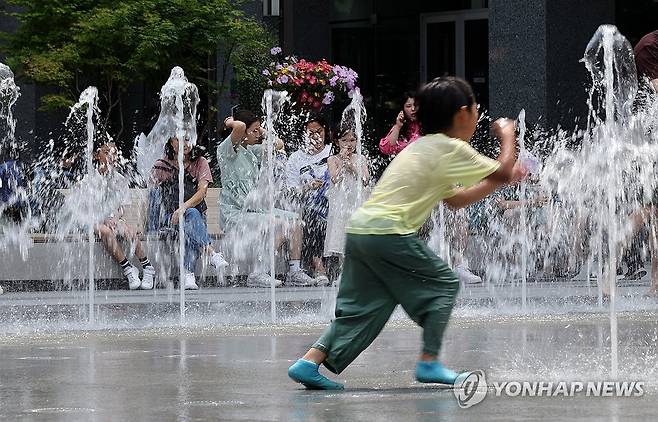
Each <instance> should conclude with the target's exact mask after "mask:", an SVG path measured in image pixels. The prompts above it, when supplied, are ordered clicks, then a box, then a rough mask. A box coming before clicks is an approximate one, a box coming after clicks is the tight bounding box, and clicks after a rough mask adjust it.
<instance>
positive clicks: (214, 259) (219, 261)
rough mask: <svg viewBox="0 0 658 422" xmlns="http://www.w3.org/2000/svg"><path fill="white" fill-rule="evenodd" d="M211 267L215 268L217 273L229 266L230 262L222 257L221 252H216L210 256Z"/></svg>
mask: <svg viewBox="0 0 658 422" xmlns="http://www.w3.org/2000/svg"><path fill="white" fill-rule="evenodd" d="M210 265H212V266H213V268H215V271H219V270H220V269H222V268H224V267H226V266H228V261H226V259H224V255H222V253H221V252H214V253H213V254H212V255H210Z"/></svg>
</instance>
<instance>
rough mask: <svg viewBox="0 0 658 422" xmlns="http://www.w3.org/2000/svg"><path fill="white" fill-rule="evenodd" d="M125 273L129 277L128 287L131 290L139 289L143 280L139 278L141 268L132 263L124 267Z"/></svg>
mask: <svg viewBox="0 0 658 422" xmlns="http://www.w3.org/2000/svg"><path fill="white" fill-rule="evenodd" d="M123 275H125V276H126V278H127V279H128V288H130V290H135V289H139V286H140V285H141V284H142V282H141V281H140V280H139V270H138V269H137V268H135V267H133V266H132V265H131V266H129V267H128V268H124V269H123Z"/></svg>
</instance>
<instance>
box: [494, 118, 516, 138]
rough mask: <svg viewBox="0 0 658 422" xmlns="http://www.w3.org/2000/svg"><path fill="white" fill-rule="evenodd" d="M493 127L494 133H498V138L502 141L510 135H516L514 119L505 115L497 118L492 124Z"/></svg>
mask: <svg viewBox="0 0 658 422" xmlns="http://www.w3.org/2000/svg"><path fill="white" fill-rule="evenodd" d="M491 129H492V130H493V133H494V135H496V138H498V139H500V140H501V141H502V140H503V139H504V138H506V137H508V136H516V124H515V122H514V120H511V119H508V118H505V117H503V118H501V119H498V120H496V121H495V122H494V123H493V124H492V125H491Z"/></svg>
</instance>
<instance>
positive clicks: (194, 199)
mask: <svg viewBox="0 0 658 422" xmlns="http://www.w3.org/2000/svg"><path fill="white" fill-rule="evenodd" d="M180 147H181V145H180V142H179V140H178V138H176V137H171V138H169V140H168V141H167V143H166V144H165V157H164V158H162V159H159V160H157V161H156V162H155V165H154V166H153V169H152V171H151V181H152V183H154V184H155V185H157V186H159V187H160V199H161V203H160V212H159V213H158V214H159V221H158V223H159V226H160V227H169V228H173V227H176V226H177V225H178V224H179V221H180V216H181V215H182V216H183V221H184V224H185V227H184V229H185V257H184V258H183V261H184V266H185V270H186V272H185V275H184V280H183V281H182V284H183V286H184V288H185V289H186V290H197V289H198V288H199V286H198V285H197V283H196V276H195V275H194V269H195V267H196V262H197V260H198V259H199V257H201V256H202V255H203V254H205V255H206V256H208V258H209V263H210V265H211V266H213V267H214V268H215V270H216V271H217V272H218V273H219V271H220V270H221V269H222V268H223V267H225V266H227V265H228V263H227V262H226V260H225V259H224V256H223V255H222V254H221V253H220V252H216V251H215V249H214V248H213V247H212V245H211V241H210V236H209V235H208V227H207V225H206V220H205V212H206V210H207V208H208V207H207V206H206V201H205V198H206V192H207V190H208V185H209V184H210V183H212V181H213V178H212V174H211V172H210V166H209V165H208V161H207V160H206V159H205V158H204V157H202V156H201V155H200V153H199V149H198V148H196V147H193V146H192V145H191V143H190V142H187V141H186V142H185V143H184V145H182V148H183V167H184V169H185V170H184V171H185V173H184V175H185V176H184V191H185V192H184V195H183V196H184V200H185V202H184V203H183V204H182V205H179V197H178V148H180ZM149 214H150V215H149V217H150V218H151V219H153V218H154V216H153V213H152V212H150V213H149ZM151 226H152V225H151Z"/></svg>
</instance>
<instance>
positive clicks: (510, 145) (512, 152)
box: [487, 119, 516, 183]
mask: <svg viewBox="0 0 658 422" xmlns="http://www.w3.org/2000/svg"><path fill="white" fill-rule="evenodd" d="M493 131H494V134H495V135H496V138H498V139H499V140H500V155H498V158H497V160H498V162H500V167H498V169H497V170H496V171H495V172H493V173H491V174H490V175H489V176H488V177H487V179H491V180H494V181H497V182H501V183H509V182H510V181H511V180H512V178H513V177H514V164H515V163H516V125H515V124H514V121H513V120H510V119H498V120H496V121H495V122H494V124H493Z"/></svg>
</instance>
